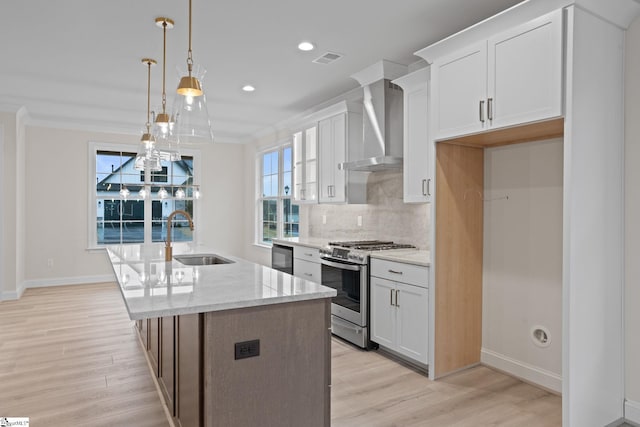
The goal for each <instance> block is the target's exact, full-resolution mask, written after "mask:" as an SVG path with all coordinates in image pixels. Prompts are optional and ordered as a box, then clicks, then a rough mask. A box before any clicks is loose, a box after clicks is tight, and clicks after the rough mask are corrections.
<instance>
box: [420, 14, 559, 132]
mask: <svg viewBox="0 0 640 427" xmlns="http://www.w3.org/2000/svg"><path fill="white" fill-rule="evenodd" d="M431 72H432V90H433V104H432V105H433V115H432V117H433V126H435V132H434V137H435V139H436V140H441V139H449V138H455V137H458V136H463V135H468V134H472V133H478V132H482V131H484V130H490V129H498V128H504V127H509V126H516V125H520V124H525V123H531V122H536V121H541V120H547V119H551V118H556V117H560V116H562V11H560V10H558V11H555V12H552V13H550V14H547V15H544V16H542V17H540V18H537V19H534V20H532V21H529V22H527V23H525V24H522V25H519V26H517V27H514V28H512V29H510V30H507V31H504V32H502V33H500V34H498V35H496V36H494V37H491V38H489V39H488V40H483V41H481V42H479V43H476V44H473V45H470V46H468V47H467V48H464V49H461V50H459V51H457V52H455V53H452V54H449V55H443V56H442V57H440V58H437V59H436V60H434V62H433V64H432V66H431Z"/></svg>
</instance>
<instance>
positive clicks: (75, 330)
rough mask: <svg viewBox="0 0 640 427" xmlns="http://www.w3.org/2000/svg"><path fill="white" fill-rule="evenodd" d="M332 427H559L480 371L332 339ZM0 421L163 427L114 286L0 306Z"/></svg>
mask: <svg viewBox="0 0 640 427" xmlns="http://www.w3.org/2000/svg"><path fill="white" fill-rule="evenodd" d="M332 364H333V367H332V377H333V378H332V382H333V387H332V426H334V427H340V426H349V427H352V426H353V427H361V426H362V427H364V426H367V427H369V426H370V427H375V426H381V427H382V426H384V427H391V426H425V427H428V426H438V427H440V426H474V427H478V426H518V427H520V426H560V425H561V399H560V397H558V396H555V395H553V394H550V393H547V392H545V391H542V390H540V389H538V388H536V387H532V386H530V385H528V384H525V383H523V382H521V381H518V380H515V379H513V378H511V377H509V376H506V375H503V374H500V373H498V372H495V371H493V370H491V369H488V368H485V367H477V368H473V369H469V370H466V371H464V372H461V373H459V374H456V375H452V376H450V377H447V378H444V379H442V380H438V381H435V382H434V381H429V380H428V379H427V378H426V377H425V376H424V375H422V374H420V373H417V372H415V371H414V370H412V369H409V368H407V367H405V366H402V365H400V364H398V363H396V362H394V361H392V360H390V359H388V358H386V357H384V356H383V355H381V354H379V353H378V352H365V351H360V350H358V349H356V348H355V347H353V346H351V345H349V344H347V343H345V342H343V341H341V340H338V339H334V341H333V345H332ZM0 416H11V417H30V421H31V426H32V427H40V426H52V425H56V426H65V427H69V426H83V427H87V426H114V425H118V426H120V425H123V426H130V425H131V426H133V425H135V426H136V427H138V426H149V427H151V426H154V427H155V426H168V422H167V420H166V418H165V415H164V411H163V408H162V406H161V403H160V398H159V397H158V394H157V392H156V388H155V386H154V383H153V381H152V379H151V374H150V371H149V369H148V367H147V365H146V360H145V357H144V355H143V353H142V349H141V347H140V345H139V343H138V341H137V338H136V336H135V333H134V330H133V322H132V321H130V320H129V318H128V316H127V312H126V309H125V307H124V304H123V302H122V298H121V296H120V292H119V291H118V289H117V287H116V285H115V284H112V283H107V284H97V285H82V286H63V287H53V288H41V289H28V290H27V291H26V292H25V294H24V295H23V297H22V298H21V299H20V300H19V301H4V302H0Z"/></svg>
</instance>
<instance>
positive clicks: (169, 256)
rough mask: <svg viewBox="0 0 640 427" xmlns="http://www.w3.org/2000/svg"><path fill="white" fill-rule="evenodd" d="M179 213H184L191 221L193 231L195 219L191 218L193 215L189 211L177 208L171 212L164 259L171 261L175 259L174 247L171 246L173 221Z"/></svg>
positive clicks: (168, 220)
mask: <svg viewBox="0 0 640 427" xmlns="http://www.w3.org/2000/svg"><path fill="white" fill-rule="evenodd" d="M177 214H182V215H183V216H184V217H185V218H187V220H188V221H189V228H190V229H191V231H193V220H192V219H191V215H189V213H188V212H187V211H183V210H182V209H177V210H175V211H173V212H171V213H170V214H169V216H168V217H167V240H166V241H165V245H164V260H165V261H171V260H172V259H173V249H172V248H171V221H172V220H173V217H174V216H176V215H177Z"/></svg>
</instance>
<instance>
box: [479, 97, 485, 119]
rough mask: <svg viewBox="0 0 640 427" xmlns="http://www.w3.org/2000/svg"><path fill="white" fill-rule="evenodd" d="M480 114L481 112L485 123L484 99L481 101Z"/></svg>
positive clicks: (481, 117)
mask: <svg viewBox="0 0 640 427" xmlns="http://www.w3.org/2000/svg"><path fill="white" fill-rule="evenodd" d="M479 114H480V122H482V123H484V100H482V101H480V108H479Z"/></svg>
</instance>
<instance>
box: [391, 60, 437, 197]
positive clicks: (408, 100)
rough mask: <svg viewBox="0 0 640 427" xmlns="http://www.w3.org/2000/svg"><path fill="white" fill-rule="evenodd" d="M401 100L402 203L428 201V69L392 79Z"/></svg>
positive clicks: (429, 144)
mask: <svg viewBox="0 0 640 427" xmlns="http://www.w3.org/2000/svg"><path fill="white" fill-rule="evenodd" d="M393 83H395V84H397V85H399V86H400V87H402V91H403V99H404V105H403V106H404V145H403V152H404V156H403V163H404V164H403V168H404V170H403V178H404V181H403V188H404V202H405V203H421V202H429V201H431V190H432V184H433V183H432V181H433V180H432V173H431V159H432V158H433V157H432V153H431V147H432V146H433V143H432V142H431V141H430V140H429V125H428V123H429V109H428V106H429V96H428V85H429V67H425V68H423V69H421V70H417V71H414V72H413V73H410V74H407V75H406V76H403V77H400V78H398V79H395V80H394V81H393Z"/></svg>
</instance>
